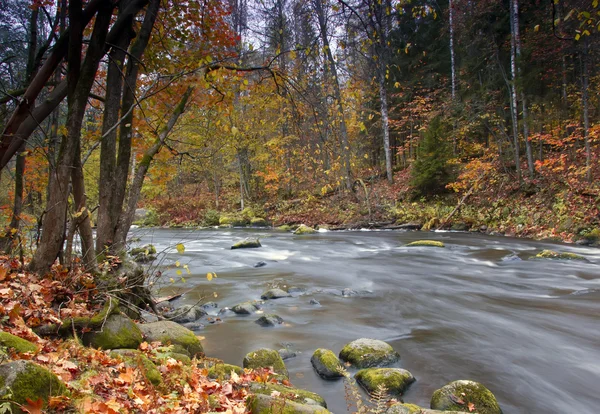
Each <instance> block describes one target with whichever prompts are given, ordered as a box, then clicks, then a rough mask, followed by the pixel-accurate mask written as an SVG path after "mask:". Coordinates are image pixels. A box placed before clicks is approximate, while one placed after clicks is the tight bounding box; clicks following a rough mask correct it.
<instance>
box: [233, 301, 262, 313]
mask: <svg viewBox="0 0 600 414" xmlns="http://www.w3.org/2000/svg"><path fill="white" fill-rule="evenodd" d="M259 309H260V308H259V306H258V303H257V302H242V303H238V304H237V305H235V306H233V307H232V308H231V310H232V311H233V312H235V313H236V314H238V315H251V314H253V313H255V312H256V311H257V310H259Z"/></svg>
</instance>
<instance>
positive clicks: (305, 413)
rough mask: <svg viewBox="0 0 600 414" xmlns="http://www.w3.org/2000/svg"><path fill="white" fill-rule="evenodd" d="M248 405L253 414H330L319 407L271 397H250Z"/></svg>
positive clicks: (261, 395) (256, 395)
mask: <svg viewBox="0 0 600 414" xmlns="http://www.w3.org/2000/svg"><path fill="white" fill-rule="evenodd" d="M246 405H247V407H248V409H249V410H250V412H251V413H252V414H328V413H329V411H328V410H327V409H325V408H323V407H321V406H319V405H305V404H298V403H296V402H293V401H290V400H286V399H284V398H279V397H272V396H269V395H263V394H255V395H250V396H249V397H248V398H247V400H246Z"/></svg>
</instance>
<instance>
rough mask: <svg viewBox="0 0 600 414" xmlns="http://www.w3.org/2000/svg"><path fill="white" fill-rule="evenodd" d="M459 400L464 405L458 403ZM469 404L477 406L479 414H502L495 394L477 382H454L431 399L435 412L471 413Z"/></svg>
mask: <svg viewBox="0 0 600 414" xmlns="http://www.w3.org/2000/svg"><path fill="white" fill-rule="evenodd" d="M457 399H461V400H462V401H463V402H464V404H458V403H456V402H455V401H456V400H457ZM469 403H472V404H473V405H474V406H475V411H476V412H477V413H479V414H502V410H501V409H500V406H499V405H498V401H496V397H495V396H494V394H492V392H491V391H490V390H488V389H487V388H486V387H484V386H483V385H482V384H480V383H478V382H475V381H466V380H459V381H453V382H451V383H449V384H447V385H445V386H443V387H442V388H440V389H438V390H436V391H435V392H434V393H433V396H432V397H431V408H432V409H434V410H441V411H460V412H469V408H468V404H469Z"/></svg>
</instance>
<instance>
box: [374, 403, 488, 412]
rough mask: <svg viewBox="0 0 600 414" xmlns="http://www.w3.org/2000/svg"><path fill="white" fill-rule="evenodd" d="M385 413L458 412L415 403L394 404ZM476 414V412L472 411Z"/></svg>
mask: <svg viewBox="0 0 600 414" xmlns="http://www.w3.org/2000/svg"><path fill="white" fill-rule="evenodd" d="M385 414H460V413H459V412H458V411H439V410H429V409H427V408H423V407H419V406H418V405H415V404H394V405H392V406H391V407H390V408H388V409H387V411H386V412H385ZM472 414H477V413H472Z"/></svg>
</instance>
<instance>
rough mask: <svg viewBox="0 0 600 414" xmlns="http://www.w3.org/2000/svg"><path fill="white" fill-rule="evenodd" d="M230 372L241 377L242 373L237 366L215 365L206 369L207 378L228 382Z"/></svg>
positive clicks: (240, 368)
mask: <svg viewBox="0 0 600 414" xmlns="http://www.w3.org/2000/svg"><path fill="white" fill-rule="evenodd" d="M232 371H233V372H235V373H236V374H237V375H242V374H243V373H244V370H243V369H242V367H238V366H237V365H231V364H225V363H217V364H215V365H213V366H212V367H210V368H209V369H208V378H212V379H218V380H228V379H229V378H231V372H232Z"/></svg>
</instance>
